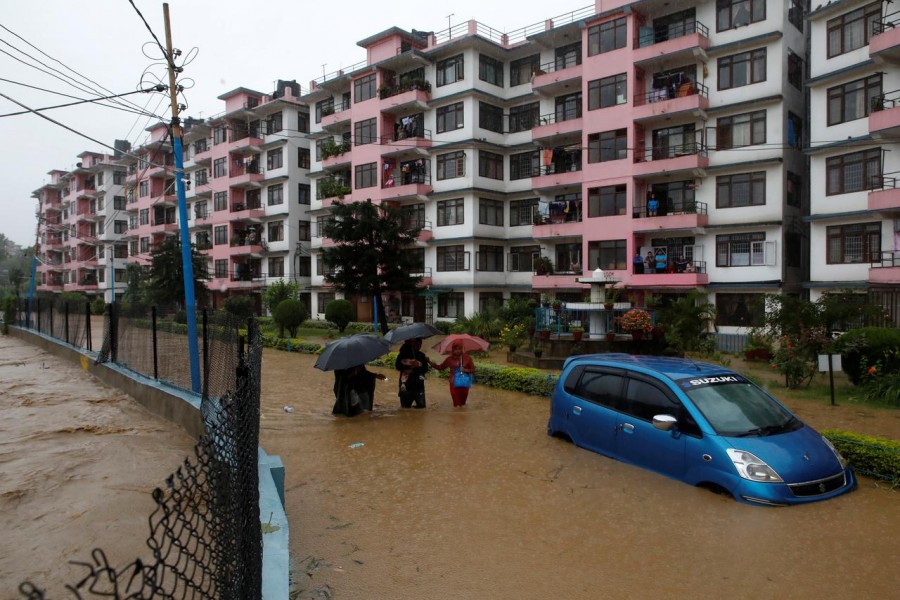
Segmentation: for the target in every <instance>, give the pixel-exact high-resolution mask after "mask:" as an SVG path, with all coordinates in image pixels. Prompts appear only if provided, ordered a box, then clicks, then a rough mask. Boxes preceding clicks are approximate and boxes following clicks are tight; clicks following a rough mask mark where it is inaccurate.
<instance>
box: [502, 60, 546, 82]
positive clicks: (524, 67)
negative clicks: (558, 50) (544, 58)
mask: <svg viewBox="0 0 900 600" xmlns="http://www.w3.org/2000/svg"><path fill="white" fill-rule="evenodd" d="M540 66H541V55H540V54H532V55H531V56H526V57H525V58H520V59H518V60H514V61H512V62H510V63H509V86H510V87H515V86H517V85H522V84H524V83H528V82H530V81H531V76H532V75H534V72H535V71H537V70H538V69H539V68H540Z"/></svg>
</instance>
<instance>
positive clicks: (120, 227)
mask: <svg viewBox="0 0 900 600" xmlns="http://www.w3.org/2000/svg"><path fill="white" fill-rule="evenodd" d="M127 231H128V221H126V220H124V219H122V220H119V219H116V220H115V221H113V233H126V232H127Z"/></svg>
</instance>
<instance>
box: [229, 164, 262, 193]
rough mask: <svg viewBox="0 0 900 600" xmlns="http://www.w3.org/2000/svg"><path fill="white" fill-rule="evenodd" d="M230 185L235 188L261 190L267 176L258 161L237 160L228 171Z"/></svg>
mask: <svg viewBox="0 0 900 600" xmlns="http://www.w3.org/2000/svg"><path fill="white" fill-rule="evenodd" d="M228 178H229V179H228V185H229V186H230V187H233V188H260V187H262V182H263V181H264V180H265V178H266V176H265V174H264V171H263V168H262V166H261V165H260V164H259V162H258V161H253V162H246V161H241V160H235V161H232V163H231V168H230V169H228Z"/></svg>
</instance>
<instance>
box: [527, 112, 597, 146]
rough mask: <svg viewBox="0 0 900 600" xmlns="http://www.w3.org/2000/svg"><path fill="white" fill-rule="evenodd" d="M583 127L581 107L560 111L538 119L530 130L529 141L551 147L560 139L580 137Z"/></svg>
mask: <svg viewBox="0 0 900 600" xmlns="http://www.w3.org/2000/svg"><path fill="white" fill-rule="evenodd" d="M583 126H584V123H583V119H582V118H581V107H578V108H577V109H560V110H557V111H556V112H552V113H548V114H546V115H541V116H540V117H539V118H538V123H537V124H536V125H535V126H534V127H533V128H532V129H531V139H532V140H533V141H535V142H540V143H542V144H546V145H552V144H553V143H554V142H557V141H559V140H561V139H568V138H571V137H573V136H576V137H577V136H580V134H581V129H582V127H583Z"/></svg>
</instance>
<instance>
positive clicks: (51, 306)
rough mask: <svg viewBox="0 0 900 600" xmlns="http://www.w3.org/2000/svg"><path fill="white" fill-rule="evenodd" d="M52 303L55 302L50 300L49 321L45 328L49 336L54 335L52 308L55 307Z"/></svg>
mask: <svg viewBox="0 0 900 600" xmlns="http://www.w3.org/2000/svg"><path fill="white" fill-rule="evenodd" d="M54 305H55V302H53V301H51V302H50V311H49V312H50V323H49V325H50V326H49V327H48V328H47V333H48V334H50V337H56V336H55V335H54V332H53V309H54V308H55V306H54Z"/></svg>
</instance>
